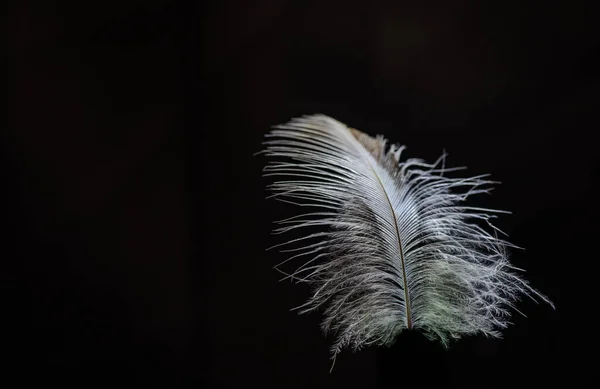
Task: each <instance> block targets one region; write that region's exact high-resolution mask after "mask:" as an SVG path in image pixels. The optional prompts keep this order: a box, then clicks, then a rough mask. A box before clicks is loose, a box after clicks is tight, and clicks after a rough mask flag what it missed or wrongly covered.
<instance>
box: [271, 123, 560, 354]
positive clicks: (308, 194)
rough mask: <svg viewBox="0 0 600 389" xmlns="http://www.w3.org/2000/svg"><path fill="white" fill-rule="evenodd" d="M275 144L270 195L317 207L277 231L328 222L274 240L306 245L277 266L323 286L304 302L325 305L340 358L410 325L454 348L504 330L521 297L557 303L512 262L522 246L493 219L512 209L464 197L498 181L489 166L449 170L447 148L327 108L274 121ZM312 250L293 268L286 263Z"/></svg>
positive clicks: (310, 307)
mask: <svg viewBox="0 0 600 389" xmlns="http://www.w3.org/2000/svg"><path fill="white" fill-rule="evenodd" d="M264 145H265V149H264V150H263V151H262V153H264V154H265V155H266V156H267V157H269V158H272V160H271V161H270V162H269V164H268V165H267V166H266V167H265V168H264V171H263V175H264V176H273V177H275V178H276V179H275V180H274V181H275V182H273V183H272V184H270V185H269V189H270V190H271V191H272V195H271V196H270V197H273V198H276V199H279V200H281V201H285V202H291V203H294V204H297V205H300V206H302V207H306V208H309V209H310V208H314V212H306V213H304V214H301V215H298V216H296V217H293V218H290V219H286V220H282V221H280V222H279V223H280V224H281V225H282V227H281V228H278V229H276V230H275V231H274V232H275V233H285V232H289V231H292V230H300V231H301V230H303V229H304V228H309V230H310V228H313V227H326V229H325V230H324V231H319V232H312V233H311V232H309V233H306V234H305V235H302V236H301V237H300V238H295V239H292V240H291V241H288V242H285V243H282V244H279V245H277V246H275V247H281V246H286V245H290V244H295V245H297V246H298V247H296V248H293V249H290V250H286V251H291V252H295V255H293V256H292V257H291V258H289V259H288V260H286V261H285V262H283V263H282V264H280V265H278V266H277V267H276V268H277V269H278V270H279V271H281V272H282V273H284V274H285V275H286V277H285V278H284V279H291V280H295V281H297V282H304V283H309V284H310V285H311V286H312V287H313V292H312V297H311V298H310V299H309V300H308V301H307V302H306V303H305V304H303V305H302V306H300V307H297V310H299V311H300V313H308V312H311V311H314V310H317V309H321V308H322V309H323V310H324V312H323V315H324V319H323V322H322V329H323V330H324V332H325V333H326V334H329V333H332V334H334V335H335V340H334V342H333V344H332V345H331V354H332V358H333V360H334V361H335V356H336V355H337V354H338V353H339V352H340V351H342V350H343V349H345V348H350V349H352V350H354V351H356V350H358V349H361V348H362V347H365V346H369V345H380V346H390V345H391V344H393V343H394V341H395V339H396V338H397V336H398V335H399V334H400V333H401V332H402V331H404V330H406V329H417V330H420V331H422V332H423V333H424V335H425V336H426V337H427V338H429V339H430V340H438V341H440V342H441V343H442V344H443V345H444V346H445V347H448V345H449V342H450V341H451V340H452V339H458V338H461V337H463V336H465V335H471V334H478V333H479V334H484V335H486V336H491V337H500V336H501V333H500V330H501V329H502V328H505V327H506V326H507V325H508V324H509V322H508V319H509V318H510V310H511V309H515V310H516V308H515V302H516V301H517V300H518V299H519V298H520V296H521V295H525V296H529V297H531V298H533V299H535V298H536V297H537V298H540V299H542V300H543V301H545V302H547V303H548V304H550V305H551V306H552V307H553V305H552V302H551V301H550V300H549V299H548V298H547V297H545V296H544V295H542V294H540V293H539V292H537V291H536V290H535V289H533V288H532V287H531V286H529V284H528V282H527V281H525V280H524V279H523V278H521V277H519V276H518V274H517V273H516V272H517V271H518V270H520V269H516V268H514V267H513V266H512V265H511V264H510V263H509V261H508V258H507V249H508V248H510V247H515V246H513V245H512V244H510V243H509V242H507V241H505V240H503V239H500V238H498V233H502V232H501V231H499V230H498V229H497V228H496V227H494V226H493V224H492V223H491V219H493V218H494V217H495V215H496V214H498V213H502V211H498V210H492V209H481V208H475V207H470V206H468V205H465V200H466V199H467V198H468V197H469V196H472V195H475V194H480V193H487V192H489V191H490V190H491V185H493V184H495V182H493V181H490V180H488V179H487V175H483V176H476V177H468V178H452V177H448V176H447V175H446V173H449V172H452V171H455V170H459V169H458V168H455V169H449V168H446V167H445V158H446V155H445V154H444V155H442V156H441V157H440V158H439V159H438V160H437V161H435V162H434V163H431V164H429V163H426V162H425V161H423V160H420V159H407V160H402V158H401V157H402V152H403V150H404V148H405V147H404V146H399V145H389V144H388V142H387V140H386V139H384V138H383V137H382V136H376V137H371V136H369V135H367V134H365V133H362V132H360V131H358V130H356V129H353V128H349V127H347V126H346V125H344V124H343V123H341V122H339V121H337V120H335V119H333V118H331V117H328V116H325V115H320V114H319V115H309V116H303V117H300V118H295V119H292V120H291V121H289V122H288V123H286V124H282V125H278V126H274V127H273V129H272V131H271V132H270V133H269V134H267V140H266V141H265V142H264ZM307 256H308V258H310V259H308V260H305V262H304V263H303V264H302V265H301V266H299V267H298V268H297V269H296V270H295V271H294V272H291V273H288V272H285V271H283V270H281V269H280V268H281V266H282V265H283V264H284V263H288V262H290V261H292V260H295V259H298V258H307Z"/></svg>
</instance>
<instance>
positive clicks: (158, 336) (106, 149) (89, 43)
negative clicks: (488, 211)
mask: <svg viewBox="0 0 600 389" xmlns="http://www.w3.org/2000/svg"><path fill="white" fill-rule="evenodd" d="M361 3H362V4H361ZM417 3H419V2H401V1H398V2H389V3H379V2H349V1H328V2H322V1H302V2H289V1H288V2H286V1H271V0H260V1H252V2H245V1H233V0H222V1H213V2H168V1H162V0H155V1H148V0H146V1H102V2H75V1H70V2H69V1H59V2H46V3H45V4H37V3H33V2H20V3H18V4H15V5H13V6H12V7H10V9H9V12H8V16H9V18H8V21H9V23H8V27H9V29H8V31H9V40H8V42H9V51H8V53H9V55H8V56H7V58H8V64H9V73H8V75H9V82H8V86H9V88H8V91H9V101H10V103H9V105H8V106H7V107H8V112H9V118H10V119H11V120H10V124H9V125H8V126H7V127H5V131H4V133H3V142H2V170H1V171H2V178H3V183H4V188H3V189H4V190H3V193H4V195H5V197H6V199H5V201H4V204H5V209H6V211H5V212H4V214H3V216H2V221H3V223H4V227H5V229H4V230H5V231H6V232H5V233H4V235H3V236H4V242H3V246H4V254H3V255H2V259H3V261H2V263H3V265H2V269H1V270H2V271H1V274H2V286H3V293H2V296H3V305H4V309H3V313H4V314H3V316H2V317H3V319H2V320H3V321H4V322H5V323H7V324H9V328H10V329H9V330H6V331H5V332H4V336H3V338H4V339H5V340H4V341H3V347H2V350H3V353H5V354H6V356H8V357H9V360H10V363H9V364H5V365H4V366H3V369H4V371H5V372H8V373H14V376H15V378H17V379H18V381H12V382H13V383H11V384H7V385H3V387H7V388H8V387H13V385H18V384H23V385H25V384H29V383H32V382H34V381H36V382H44V383H46V384H63V385H75V386H77V387H90V386H95V385H97V384H99V385H107V384H110V385H121V384H128V385H134V387H169V388H176V387H207V388H237V387H254V386H267V387H282V388H307V387H308V388H316V387H329V388H333V387H340V388H341V387H392V386H393V387H402V386H404V385H417V384H418V385H429V384H431V383H437V384H443V385H446V386H448V387H461V388H471V387H473V388H475V387H477V388H492V387H494V388H495V387H506V386H516V387H521V386H531V385H536V386H540V387H541V386H542V385H548V384H556V383H557V382H561V381H562V380H567V382H568V383H569V385H570V386H573V387H578V386H580V384H581V382H583V381H582V380H583V379H584V378H586V376H587V375H588V373H590V370H589V367H588V364H589V363H591V362H590V360H589V359H588V358H586V357H584V352H586V351H592V353H593V350H594V347H593V346H592V342H594V331H595V324H594V321H593V317H594V316H595V315H596V312H595V310H596V305H597V304H593V298H594V296H593V287H594V283H595V282H594V275H595V267H596V262H597V254H596V251H597V250H595V246H596V242H597V240H598V238H597V236H598V235H597V227H596V226H597V224H598V222H597V220H598V216H599V215H598V207H597V204H596V202H597V198H598V195H597V192H596V188H597V183H598V171H599V166H598V146H597V144H596V142H595V139H596V132H597V130H598V128H599V124H600V119H599V115H598V107H599V104H598V103H599V102H600V99H599V97H598V95H599V94H600V39H599V35H600V34H598V33H599V32H600V31H599V30H600V28H599V25H598V24H597V23H596V20H597V15H596V14H595V13H594V12H593V10H592V9H591V7H590V6H589V5H588V4H586V3H584V2H582V1H569V2H562V3H558V2H557V3H551V2H541V1H538V2H535V1H512V0H511V1H502V2H477V1H471V2H467V1H454V2H427V3H423V4H421V3H419V4H417ZM311 113H325V114H327V115H330V116H332V117H334V118H337V119H339V120H341V121H343V122H345V123H347V124H348V125H351V126H353V127H356V128H358V129H360V130H362V131H364V132H367V133H370V134H373V135H374V134H376V133H381V134H384V135H385V136H386V137H388V138H389V139H391V140H392V141H394V142H400V143H403V144H405V145H407V146H408V149H407V151H406V154H405V155H407V156H411V157H420V158H425V159H427V160H434V159H435V158H437V156H438V155H439V154H440V153H441V152H442V150H444V149H445V150H446V151H448V152H449V158H448V160H447V162H448V164H449V165H453V166H459V165H461V166H462V165H466V166H468V167H469V173H472V174H480V173H491V174H492V178H494V179H496V180H499V181H501V182H502V185H500V186H499V187H498V188H497V190H496V191H494V192H493V195H492V196H487V197H484V198H481V199H477V200H474V201H475V203H476V204H479V205H486V206H491V207H494V208H501V209H506V210H510V211H512V212H513V215H510V216H503V217H502V218H501V219H500V220H499V221H498V223H497V225H498V226H499V227H500V228H501V229H503V230H504V231H505V232H507V233H508V234H509V235H510V240H511V241H512V242H513V243H515V244H517V245H519V246H521V247H524V248H525V249H526V250H524V251H515V252H513V254H512V257H511V260H512V262H513V263H514V264H515V265H516V266H517V267H520V268H524V269H526V270H527V272H526V274H525V277H526V278H527V279H528V280H530V281H531V283H532V284H533V285H534V286H535V287H536V288H538V289H539V290H540V291H542V292H543V293H545V294H547V295H548V296H549V297H550V298H551V299H552V300H553V301H554V303H555V304H556V308H557V309H556V310H555V311H553V310H552V309H550V308H549V307H548V306H545V305H536V304H535V303H533V302H530V301H523V302H522V303H521V304H520V306H519V308H520V310H521V311H522V312H524V313H525V314H526V315H527V318H524V317H521V316H518V315H516V316H514V317H513V323H514V325H513V326H511V327H509V328H508V329H507V330H506V331H505V332H504V334H505V337H504V339H502V340H490V339H485V338H482V337H472V338H467V339H463V340H461V341H459V342H457V343H455V344H454V345H453V347H452V348H451V349H450V350H449V351H444V350H442V349H441V348H440V347H439V346H438V345H436V344H433V343H429V342H427V341H425V340H424V338H423V337H422V336H420V335H419V334H417V333H407V334H403V335H401V336H400V338H399V339H398V342H397V344H396V345H395V346H394V347H393V348H392V349H390V350H375V349H366V350H363V351H360V352H359V353H356V354H352V353H344V354H342V355H340V356H339V357H338V360H337V362H336V366H335V369H334V370H333V372H332V373H331V374H330V373H329V368H330V361H329V359H328V358H329V354H328V344H329V343H328V342H329V340H328V339H326V338H324V337H323V336H322V335H321V333H320V332H319V327H318V324H319V320H320V317H319V316H318V315H309V316H297V315H296V314H295V313H293V312H289V309H290V308H292V307H294V306H296V305H299V304H300V303H302V302H304V301H305V299H306V298H307V297H308V295H309V294H308V293H309V291H308V290H307V289H306V288H304V287H303V286H298V285H292V284H289V283H278V279H279V275H278V274H277V273H276V272H275V271H273V270H272V266H273V265H275V264H277V263H278V262H280V261H281V260H282V259H283V258H282V256H281V254H279V253H277V252H276V251H268V252H265V248H266V247H268V246H270V245H273V244H275V243H278V242H280V240H277V238H276V237H274V236H272V235H270V234H269V232H270V230H271V228H272V227H273V225H272V221H273V220H276V219H278V218H281V217H282V216H284V215H285V216H292V215H293V214H294V212H295V211H296V210H295V209H293V208H289V207H286V206H284V205H282V204H280V203H277V202H274V201H266V200H265V199H264V198H265V196H266V192H265V189H264V187H265V184H266V183H267V181H266V180H263V179H262V178H261V169H262V166H263V165H264V162H265V161H264V160H263V159H262V157H260V156H253V153H255V152H257V151H259V150H260V149H261V141H262V138H263V135H264V134H265V133H266V132H267V131H268V129H269V127H270V126H271V125H273V124H277V123H281V122H284V121H287V120H288V119H290V118H291V117H294V116H299V115H303V114H311ZM592 372H593V371H592ZM3 375H4V374H3ZM4 377H7V378H5V379H6V380H7V382H8V380H9V379H12V378H8V377H12V375H11V374H8V375H4ZM15 383H16V384H15Z"/></svg>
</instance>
